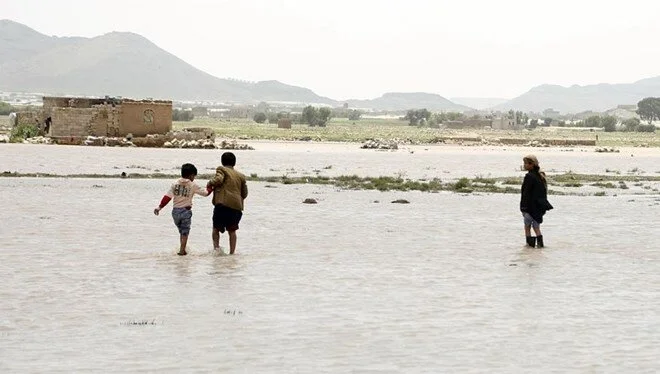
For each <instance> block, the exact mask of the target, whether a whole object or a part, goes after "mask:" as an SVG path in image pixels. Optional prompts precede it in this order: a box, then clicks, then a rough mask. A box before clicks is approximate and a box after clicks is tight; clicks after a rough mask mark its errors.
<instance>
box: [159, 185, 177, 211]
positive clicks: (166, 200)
mask: <svg viewBox="0 0 660 374" xmlns="http://www.w3.org/2000/svg"><path fill="white" fill-rule="evenodd" d="M172 196H174V185H172V187H170V190H169V191H167V193H166V194H165V195H163V198H162V199H160V204H158V207H157V208H156V209H154V214H155V215H158V213H160V211H161V209H163V208H164V207H165V205H167V203H169V202H170V200H172Z"/></svg>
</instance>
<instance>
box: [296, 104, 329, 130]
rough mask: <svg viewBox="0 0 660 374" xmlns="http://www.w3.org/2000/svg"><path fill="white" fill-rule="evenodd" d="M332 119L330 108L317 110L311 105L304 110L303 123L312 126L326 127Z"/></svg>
mask: <svg viewBox="0 0 660 374" xmlns="http://www.w3.org/2000/svg"><path fill="white" fill-rule="evenodd" d="M330 118H332V110H330V108H325V107H323V108H320V109H317V108H315V107H313V106H311V105H308V106H306V107H305V108H303V111H302V118H301V121H302V122H303V123H307V124H308V125H310V126H325V125H326V123H328V121H329V120H330Z"/></svg>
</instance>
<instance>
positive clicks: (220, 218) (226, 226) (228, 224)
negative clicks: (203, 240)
mask: <svg viewBox="0 0 660 374" xmlns="http://www.w3.org/2000/svg"><path fill="white" fill-rule="evenodd" d="M241 217H243V212H241V211H240V210H236V209H232V208H229V207H226V206H224V205H220V204H218V205H216V206H215V208H213V228H214V229H218V230H219V231H220V232H225V230H227V231H236V230H238V223H239V222H241Z"/></svg>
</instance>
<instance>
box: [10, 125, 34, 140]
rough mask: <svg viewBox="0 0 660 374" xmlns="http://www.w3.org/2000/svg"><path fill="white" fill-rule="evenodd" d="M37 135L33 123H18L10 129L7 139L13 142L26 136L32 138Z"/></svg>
mask: <svg viewBox="0 0 660 374" xmlns="http://www.w3.org/2000/svg"><path fill="white" fill-rule="evenodd" d="M38 135H39V129H38V128H37V126H35V125H24V124H19V125H18V126H16V127H14V128H13V129H12V130H11V134H10V135H9V141H11V142H13V143H18V142H22V141H23V140H25V139H27V138H34V137H35V136H38Z"/></svg>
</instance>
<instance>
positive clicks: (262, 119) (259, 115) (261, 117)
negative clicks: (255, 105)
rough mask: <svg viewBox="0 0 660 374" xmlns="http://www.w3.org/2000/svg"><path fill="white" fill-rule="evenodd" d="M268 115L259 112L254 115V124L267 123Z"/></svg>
mask: <svg viewBox="0 0 660 374" xmlns="http://www.w3.org/2000/svg"><path fill="white" fill-rule="evenodd" d="M266 118H267V117H266V113H264V112H258V113H255V114H254V122H256V123H264V122H266Z"/></svg>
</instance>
